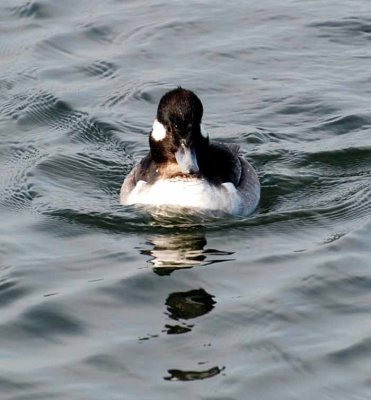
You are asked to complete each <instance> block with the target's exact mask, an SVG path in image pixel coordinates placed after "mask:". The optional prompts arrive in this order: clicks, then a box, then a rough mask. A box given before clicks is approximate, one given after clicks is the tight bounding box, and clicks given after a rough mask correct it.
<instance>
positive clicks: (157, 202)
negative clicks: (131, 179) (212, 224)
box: [125, 179, 242, 214]
mask: <svg viewBox="0 0 371 400" xmlns="http://www.w3.org/2000/svg"><path fill="white" fill-rule="evenodd" d="M125 203H126V204H147V205H152V206H162V205H171V206H179V207H191V208H199V209H208V210H219V211H223V212H227V213H230V214H239V213H240V210H241V207H242V202H241V199H240V196H239V194H238V192H237V190H236V188H235V186H234V185H233V184H232V183H230V182H227V183H223V184H222V185H221V186H214V185H210V184H209V183H208V182H207V181H205V180H201V179H191V180H159V181H157V182H156V183H155V184H153V185H149V184H147V183H146V182H144V181H139V182H138V183H137V185H136V186H135V188H134V189H133V190H132V192H131V193H130V194H129V196H128V198H127V200H126V202H125Z"/></svg>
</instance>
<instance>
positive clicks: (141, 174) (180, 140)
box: [120, 87, 260, 215]
mask: <svg viewBox="0 0 371 400" xmlns="http://www.w3.org/2000/svg"><path fill="white" fill-rule="evenodd" d="M202 115H203V107H202V103H201V101H200V99H199V98H198V97H197V96H196V95H195V94H194V93H193V92H191V91H190V90H186V89H183V88H181V87H179V88H177V89H174V90H172V91H170V92H168V93H166V94H165V95H164V96H163V97H162V98H161V100H160V103H159V105H158V109H157V116H156V119H155V121H154V123H153V127H152V132H151V134H150V136H149V146H150V151H149V153H148V155H147V156H146V157H144V158H143V159H142V160H141V161H140V162H139V164H137V165H136V166H135V167H134V168H133V169H132V170H131V172H130V173H129V175H128V176H127V177H126V178H125V180H124V183H123V184H122V187H121V193H120V202H121V204H122V205H129V204H145V205H149V206H175V207H186V208H192V209H200V210H216V211H221V212H225V213H229V214H235V215H248V214H250V213H252V212H253V211H254V210H255V209H256V207H257V205H258V202H259V198H260V184H259V180H258V177H257V175H256V172H255V171H254V169H253V167H252V166H251V165H250V164H249V163H248V162H247V161H246V160H244V159H243V158H242V157H241V156H239V154H238V152H239V146H237V145H226V144H223V143H219V142H214V141H212V142H211V141H210V140H209V136H208V134H207V132H206V130H205V129H204V128H203V126H202V124H201V120H202Z"/></svg>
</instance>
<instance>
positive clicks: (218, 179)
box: [201, 141, 242, 186]
mask: <svg viewBox="0 0 371 400" xmlns="http://www.w3.org/2000/svg"><path fill="white" fill-rule="evenodd" d="M239 149H240V146H238V145H236V144H231V145H227V144H224V143H220V142H215V141H212V142H211V143H210V145H209V148H208V151H207V153H206V154H205V156H204V157H202V164H201V165H202V170H203V173H204V174H205V175H206V176H207V177H208V178H209V180H210V181H212V182H215V183H217V184H221V183H224V182H231V183H233V184H234V185H235V186H237V185H238V183H239V181H240V179H241V172H242V171H241V168H242V167H241V162H240V159H239V156H238V153H239Z"/></svg>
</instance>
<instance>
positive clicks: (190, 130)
mask: <svg viewBox="0 0 371 400" xmlns="http://www.w3.org/2000/svg"><path fill="white" fill-rule="evenodd" d="M202 114H203V107H202V103H201V101H200V99H199V98H198V97H197V96H196V95H195V94H194V93H193V92H191V91H190V90H186V89H182V88H181V87H179V88H177V89H174V90H171V91H170V92H168V93H166V94H165V95H164V96H163V97H162V98H161V100H160V103H159V105H158V109H157V117H156V119H155V122H154V123H153V128H152V132H151V135H150V139H149V143H150V148H151V154H152V158H153V160H154V161H155V162H158V163H164V162H165V163H166V162H176V163H177V164H178V165H179V168H180V170H181V171H182V173H184V174H196V173H198V172H199V166H198V161H197V154H198V153H199V151H202V148H203V147H204V146H207V145H208V144H209V137H208V135H207V133H206V131H205V130H204V129H203V128H202V125H201V120H202Z"/></svg>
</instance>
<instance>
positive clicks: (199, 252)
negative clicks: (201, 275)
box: [140, 232, 233, 275]
mask: <svg viewBox="0 0 371 400" xmlns="http://www.w3.org/2000/svg"><path fill="white" fill-rule="evenodd" d="M206 244H207V241H206V238H205V235H204V234H203V233H194V232H192V233H181V234H173V235H156V236H151V237H149V238H148V241H147V242H146V245H148V246H149V248H147V249H142V250H141V251H140V252H141V254H145V255H148V256H150V257H151V259H150V260H149V262H150V263H151V264H152V265H153V271H154V272H155V273H157V274H158V275H170V274H171V273H172V272H173V271H175V270H177V269H180V268H192V267H194V266H196V265H208V264H213V263H217V262H223V261H230V260H231V259H230V258H229V259H225V258H221V257H225V256H229V255H231V254H233V253H232V252H227V251H220V250H215V249H205V246H206Z"/></svg>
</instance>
